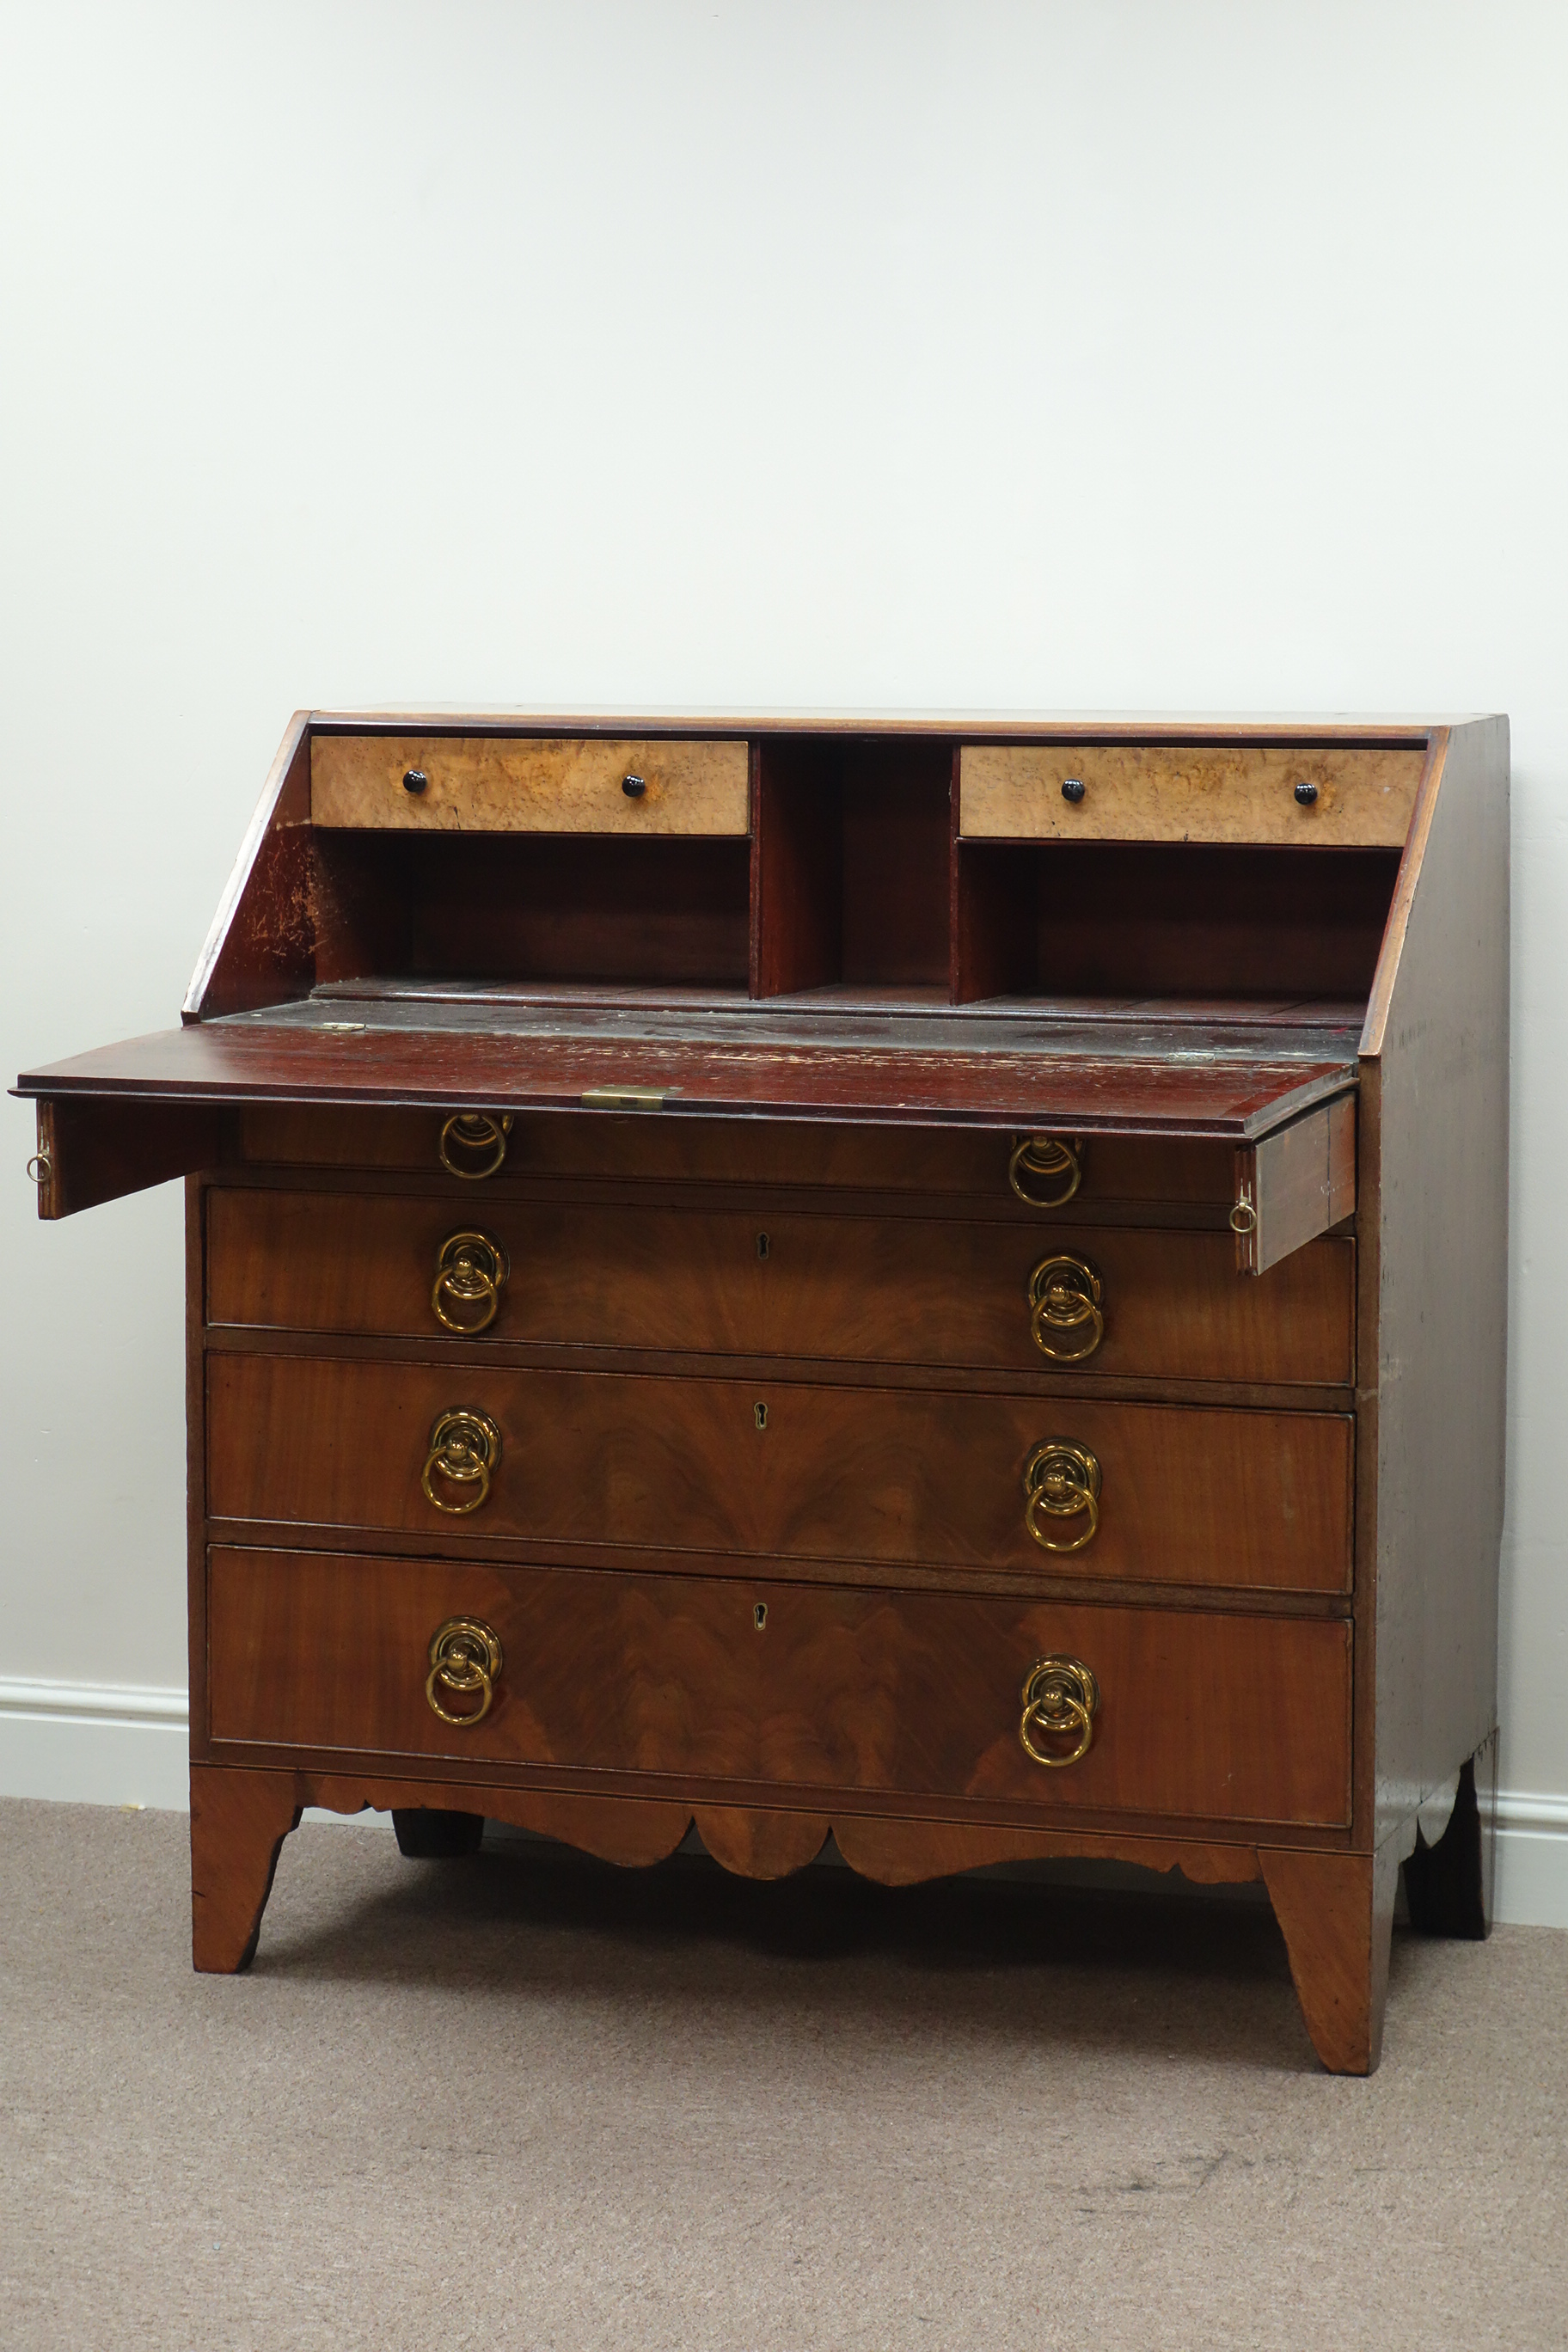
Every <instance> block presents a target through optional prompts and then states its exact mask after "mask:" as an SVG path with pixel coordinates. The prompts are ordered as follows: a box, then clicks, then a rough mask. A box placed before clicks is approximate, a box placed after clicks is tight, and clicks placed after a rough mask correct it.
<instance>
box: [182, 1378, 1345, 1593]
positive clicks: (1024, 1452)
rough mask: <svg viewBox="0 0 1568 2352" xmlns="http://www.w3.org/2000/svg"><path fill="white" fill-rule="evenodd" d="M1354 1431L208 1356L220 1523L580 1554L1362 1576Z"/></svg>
mask: <svg viewBox="0 0 1568 2352" xmlns="http://www.w3.org/2000/svg"><path fill="white" fill-rule="evenodd" d="M454 1416H455V1417H456V1418H455V1419H454ZM1053 1444H1055V1446H1056V1449H1057V1450H1056V1453H1054V1454H1049V1453H1048V1452H1047V1449H1049V1448H1050V1447H1051V1446H1052V1445H1053ZM454 1449H455V1450H454ZM481 1454H482V1455H483V1456H485V1457H486V1458H485V1459H484V1460H483V1462H482V1464H481V1461H480V1458H479V1457H480V1455H481ZM1351 1456H1352V1421H1351V1418H1350V1416H1349V1415H1347V1414H1340V1413H1320V1412H1260V1411H1257V1410H1247V1411H1240V1410H1219V1409H1214V1408H1208V1407H1203V1408H1197V1407H1192V1406H1181V1405H1142V1404H1129V1403H1123V1402H1105V1401H1101V1400H1099V1399H1096V1400H1093V1401H1087V1400H1085V1399H1083V1398H1082V1397H1075V1398H1072V1399H1070V1400H1069V1399H1060V1400H1058V1399H1056V1398H1052V1397H1049V1396H1047V1397H1044V1398H1041V1397H1038V1396H1021V1397H1020V1396H1001V1395H985V1394H974V1393H964V1394H953V1393H952V1392H931V1391H921V1390H909V1389H904V1390H889V1389H868V1388H852V1387H847V1386H846V1387H833V1386H829V1385H827V1384H826V1383H808V1382H805V1381H768V1382H763V1381H728V1380H710V1379H690V1378H686V1379H682V1378H674V1377H668V1376H657V1375H652V1374H647V1373H633V1374H626V1373H606V1372H557V1371H538V1370H502V1369H500V1368H498V1367H495V1366H493V1365H483V1364H475V1363H471V1362H468V1361H464V1362H460V1363H457V1364H452V1363H442V1364H419V1363H388V1362H385V1361H383V1360H374V1361H367V1360H353V1361H342V1360H336V1359H332V1358H328V1357H320V1356H312V1357H303V1358H301V1357H289V1356H285V1355H275V1354H249V1353H232V1354H231V1353H228V1352H226V1351H221V1350H213V1351H211V1352H210V1353H209V1355H208V1359H207V1477H208V1486H207V1494H208V1508H209V1511H210V1513H211V1514H212V1516H213V1517H215V1518H217V1519H226V1520H235V1521H245V1522H249V1523H268V1522H269V1523H274V1524H290V1523H292V1524H296V1525H311V1526H316V1527H321V1528H332V1527H352V1528H365V1529H382V1528H384V1529H388V1530H395V1531H397V1532H399V1533H402V1534H412V1535H425V1536H426V1537H428V1536H432V1535H442V1534H447V1535H450V1534H452V1533H454V1532H457V1533H459V1534H460V1535H461V1537H462V1538H463V1540H464V1541H465V1542H466V1543H472V1544H484V1543H487V1542H489V1541H490V1540H493V1539H496V1538H505V1539H508V1540H510V1541H514V1542H515V1541H519V1540H521V1541H523V1542H531V1543H535V1544H538V1545H540V1546H541V1547H545V1548H548V1549H550V1550H551V1551H552V1552H555V1553H559V1552H560V1551H561V1549H563V1547H564V1546H568V1545H591V1546H595V1547H603V1546H616V1547H619V1546H629V1547H642V1548H645V1549H661V1550H665V1551H674V1552H677V1553H685V1554H710V1555H721V1556H722V1555H731V1556H742V1557H751V1558H758V1557H760V1558H776V1559H799V1560H803V1561H804V1560H812V1561H820V1562H831V1561H835V1560H854V1559H863V1560H868V1561H888V1562H917V1563H919V1562H923V1563H929V1564H931V1565H933V1566H938V1567H940V1566H943V1565H952V1566H957V1567H964V1568H974V1569H991V1570H997V1569H1002V1570H1018V1571H1021V1572H1024V1573H1034V1574H1037V1575H1038V1574H1044V1573H1048V1572H1051V1571H1059V1572H1066V1573H1069V1574H1072V1575H1075V1576H1093V1577H1104V1578H1117V1579H1123V1578H1131V1579H1135V1580H1142V1581H1147V1582H1150V1583H1156V1584H1158V1583H1174V1584H1182V1585H1231V1586H1258V1587H1268V1588H1272V1589H1275V1590H1279V1591H1315V1592H1338V1591H1345V1590H1347V1589H1348V1586H1349V1582H1350V1558H1351V1481H1352V1470H1351ZM1058 1457H1059V1458H1058ZM1052 1463H1054V1464H1055V1467H1054V1469H1053V1468H1052V1466H1051V1465H1052ZM1053 1479H1054V1480H1055V1482H1056V1483H1055V1486H1054V1487H1053V1486H1052V1483H1051V1482H1052V1480H1053ZM1030 1481H1033V1484H1032V1486H1031V1485H1030V1484H1029V1483H1028V1482H1030ZM1091 1489H1093V1490H1095V1491H1093V1492H1092V1501H1091ZM1026 1518H1032V1521H1033V1525H1034V1528H1035V1533H1034V1534H1033V1535H1031V1533H1030V1530H1029V1526H1028V1525H1027V1524H1026Z"/></svg>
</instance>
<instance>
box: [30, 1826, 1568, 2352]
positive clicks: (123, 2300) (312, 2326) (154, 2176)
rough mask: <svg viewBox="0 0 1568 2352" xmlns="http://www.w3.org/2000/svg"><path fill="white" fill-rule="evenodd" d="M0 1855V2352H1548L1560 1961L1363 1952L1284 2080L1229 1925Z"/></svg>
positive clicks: (1006, 1892) (962, 1904) (1252, 1979)
mask: <svg viewBox="0 0 1568 2352" xmlns="http://www.w3.org/2000/svg"><path fill="white" fill-rule="evenodd" d="M186 1869H187V1860H186V1847H185V1824H184V1820H183V1819H182V1818H180V1817H179V1816H176V1815H172V1814H156V1813H148V1814H130V1813H118V1812H112V1811H91V1810H88V1809H85V1808H78V1807H71V1806H63V1805H62V1806H54V1805H27V1804H7V1805H0V2002H3V2008H0V2042H3V2065H4V2078H3V2079H4V2088H3V2097H4V2116H3V2123H0V2341H3V2343H4V2344H5V2346H6V2347H9V2352H33V2347H48V2352H56V2347H67V2346H69V2347H91V2352H97V2347H115V2352H119V2347H142V2346H154V2347H158V2352H185V2347H190V2352H231V2347H233V2352H239V2347H246V2352H275V2347H286V2352H292V2347H310V2352H316V2347H323V2352H324V2348H325V2347H334V2352H335V2347H361V2346H364V2347H387V2352H403V2347H410V2352H425V2347H443V2348H444V2347H460V2346H476V2347H477V2346H486V2347H491V2346H497V2345H502V2346H511V2345H516V2346H518V2347H529V2348H530V2352H578V2347H595V2352H596V2347H617V2352H618V2347H627V2352H665V2347H671V2352H673V2348H674V2347H680V2352H707V2347H723V2352H731V2347H733V2352H768V2348H771V2347H780V2352H783V2347H789V2352H807V2347H834V2348H835V2352H837V2347H845V2352H861V2348H862V2347H865V2352H883V2347H889V2348H890V2352H903V2348H904V2347H916V2346H918V2347H925V2352H936V2347H941V2352H949V2347H952V2352H968V2347H974V2352H982V2347H984V2352H1012V2347H1029V2352H1037V2347H1038V2348H1039V2352H1058V2347H1060V2352H1121V2347H1130V2352H1131V2347H1137V2352H1186V2347H1194V2352H1195V2347H1202V2352H1215V2347H1232V2346H1234V2347H1246V2352H1275V2347H1279V2352H1317V2347H1322V2352H1361V2347H1376V2352H1405V2347H1443V2352H1447V2347H1461V2346H1462V2347H1475V2346H1489V2345H1504V2346H1510V2347H1529V2352H1542V2348H1543V2347H1549V2348H1550V2352H1557V2347H1563V2346H1564V2345H1568V2164H1565V2157H1568V2151H1565V2138H1568V1935H1562V1934H1557V1933H1554V1932H1553V1931H1552V1930H1550V1929H1545V1928H1522V1927H1506V1928H1500V1929H1499V1930H1498V1931H1497V1933H1496V1935H1495V1936H1494V1937H1493V1938H1492V1940H1491V1942H1490V1943H1489V1944H1488V1945H1484V1946H1479V1945H1462V1944H1436V1943H1426V1942H1424V1941H1422V1940H1419V1939H1417V1938H1415V1937H1410V1936H1407V1935H1404V1934H1401V1935H1400V1936H1399V1937H1397V1938H1396V1941H1395V1948H1394V1972H1393V1984H1392V1991H1391V1996H1390V2006H1389V2021H1388V2032H1387V2039H1386V2042H1385V2047H1384V2063H1383V2068H1382V2071H1381V2073H1380V2074H1377V2075H1376V2076H1375V2077H1374V2078H1373V2080H1372V2081H1371V2082H1369V2083H1359V2082H1344V2081H1334V2080H1331V2078H1330V2077H1328V2076H1327V2075H1325V2074H1321V2072H1319V2070H1318V2068H1317V2065H1316V2062H1315V2061H1314V2059H1313V2057H1312V2054H1311V2052H1310V2047H1309V2045H1308V2043H1307V2040H1306V2036H1305V2033H1304V2032H1303V2030H1302V2028H1301V2024H1300V2018H1299V2015H1298V2012H1297V2010H1296V2006H1295V2000H1294V1996H1293V1994H1292V1992H1291V1990H1290V1984H1289V1976H1288V1973H1287V1970H1286V1966H1285V1958H1284V1952H1283V1947H1282V1946H1281V1944H1280V1942H1279V1937H1278V1934H1277V1932H1276V1930H1275V1928H1274V1926H1273V1923H1272V1919H1271V1917H1270V1916H1269V1915H1268V1913H1267V1912H1266V1911H1262V1910H1258V1909H1250V1910H1249V1909H1244V1908H1237V1907H1235V1906H1228V1905H1226V1906H1222V1905H1219V1904H1215V1903H1212V1902H1211V1903H1208V1904H1202V1905H1200V1904H1196V1903H1193V1904H1184V1903H1175V1904H1169V1903H1158V1904H1156V1903H1154V1902H1152V1901H1151V1900H1150V1899H1149V1898H1147V1897H1144V1896H1137V1895H1112V1896H1107V1895H1099V1894H1085V1893H1073V1892H1066V1893H1064V1892H1061V1891H1057V1890H1053V1891H1050V1892H1048V1893H1047V1892H1042V1890H1040V1889H1039V1888H1037V1887H1032V1886H1020V1885H1010V1884H999V1883H997V1882H995V1881H988V1882H979V1883H976V1882H967V1883H965V1882H952V1883H949V1884H948V1885H943V1886H940V1887H936V1888H927V1889H914V1890H909V1891H905V1892H902V1893H889V1892H887V1891H885V1890H879V1889H875V1888H869V1887H867V1886H865V1885H862V1884H861V1883H860V1882H858V1880H856V1879H854V1878H853V1877H851V1875H850V1874H848V1873H847V1872H845V1871H842V1870H839V1871H834V1870H826V1869H818V1870H814V1871H812V1872H810V1873H808V1874H806V1875H805V1876H804V1877H802V1878H797V1879H795V1881H793V1882H790V1883H786V1884H785V1885H781V1886H775V1887H756V1886H751V1885H744V1884H742V1883H741V1882H739V1881H736V1880H732V1879H730V1878H727V1877H725V1876H724V1875H723V1874H721V1872H719V1871H718V1870H717V1869H716V1868H715V1867H714V1866H713V1865H712V1864H708V1863H706V1862H703V1861H696V1862H689V1861H686V1860H683V1859H680V1858H678V1859H677V1860H675V1861H674V1862H672V1863H669V1864H666V1865H664V1866H663V1868H661V1869H659V1870H657V1871H651V1872H647V1873H637V1874H627V1873H621V1872H617V1871H614V1870H611V1869H609V1868H607V1867H603V1866H600V1865H597V1864H590V1863H586V1862H584V1861H583V1860H581V1859H579V1858H577V1857H575V1856H569V1855H565V1854H563V1853H560V1852H559V1851H558V1850H556V1849H554V1848H552V1847H547V1846H534V1847H526V1846H522V1845H521V1844H519V1843H516V1842H515V1841H514V1842H512V1843H508V1844H505V1845H504V1846H500V1847H498V1849H497V1850H496V1851H494V1852H490V1851H487V1852H486V1853H483V1854H481V1855H480V1856H479V1857H478V1858H477V1859H476V1860H474V1861H472V1862H464V1863H456V1864H453V1863H447V1864H440V1863H405V1862H404V1861H403V1860H402V1859H401V1858H400V1856H399V1855H398V1853H397V1852H396V1849H395V1845H394V1843H393V1841H392V1839H391V1838H390V1837H389V1836H388V1835H387V1834H386V1833H385V1832H384V1831H379V1832H378V1831H374V1830H370V1829H360V1830H354V1829H338V1828H312V1827H310V1826H307V1827H306V1828H305V1829H303V1830H302V1831H300V1832H298V1833H297V1834H296V1835H295V1836H294V1837H293V1838H291V1839H290V1840H289V1843H288V1844H287V1845H286V1846H285V1848H284V1851H283V1860H282V1863H281V1864H280V1866H279V1874H278V1884H277V1885H276V1887H275V1889H274V1892H273V1895H272V1901H271V1905H270V1906H269V1908H268V1915H267V1920H266V1924H265V1926H264V1927H263V1930H262V1938H261V1948H260V1952H259V1954H258V1959H257V1962H256V1966H255V1968H254V1969H253V1971H252V1972H251V1974H250V1975H249V1976H248V1977H245V1978H216V1977H206V1978H203V1977H196V1976H193V1975H192V1973H191V1971H190V1967H189V1957H188V1944H187V1895H186Z"/></svg>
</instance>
